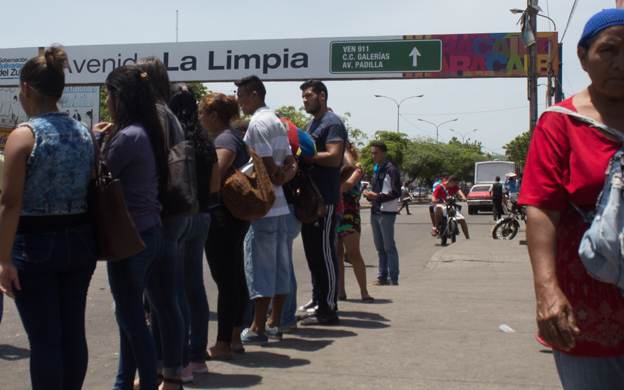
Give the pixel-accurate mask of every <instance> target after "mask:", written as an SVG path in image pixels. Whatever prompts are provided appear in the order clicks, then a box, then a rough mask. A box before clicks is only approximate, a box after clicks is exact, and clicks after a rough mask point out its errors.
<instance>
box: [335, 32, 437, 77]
mask: <svg viewBox="0 0 624 390" xmlns="http://www.w3.org/2000/svg"><path fill="white" fill-rule="evenodd" d="M330 52H331V53H330V57H331V58H330V72H331V73H420V72H440V71H441V70H442V41H441V40H439V39H422V40H403V41H398V40H397V41H342V42H332V43H331V48H330Z"/></svg>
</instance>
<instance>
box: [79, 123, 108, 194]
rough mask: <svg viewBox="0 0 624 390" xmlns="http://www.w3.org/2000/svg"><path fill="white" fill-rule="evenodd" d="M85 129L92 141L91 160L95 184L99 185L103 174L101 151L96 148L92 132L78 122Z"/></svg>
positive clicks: (96, 143)
mask: <svg viewBox="0 0 624 390" xmlns="http://www.w3.org/2000/svg"><path fill="white" fill-rule="evenodd" d="M80 123H81V124H82V125H83V126H84V127H85V129H87V131H88V132H89V135H90V136H91V140H92V141H93V160H94V162H95V178H96V179H97V182H98V184H99V182H100V181H101V180H102V177H103V176H104V173H103V169H102V151H101V150H100V148H99V147H98V146H99V144H98V141H97V139H96V138H95V134H93V131H92V130H91V129H89V128H88V127H87V125H85V124H84V123H82V122H80Z"/></svg>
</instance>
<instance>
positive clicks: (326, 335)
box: [291, 320, 357, 339]
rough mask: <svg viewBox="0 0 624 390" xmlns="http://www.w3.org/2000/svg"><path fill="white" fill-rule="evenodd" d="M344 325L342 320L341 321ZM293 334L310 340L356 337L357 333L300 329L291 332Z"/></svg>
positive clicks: (308, 328) (322, 329) (328, 329)
mask: <svg viewBox="0 0 624 390" xmlns="http://www.w3.org/2000/svg"><path fill="white" fill-rule="evenodd" d="M341 324H342V320H341ZM291 333H292V334H294V335H296V336H299V337H302V338H308V339H339V338H342V337H354V336H357V333H355V332H352V331H350V330H342V329H335V328H329V327H325V328H322V327H318V328H313V327H305V328H304V327H299V328H297V329H295V330H292V331H291Z"/></svg>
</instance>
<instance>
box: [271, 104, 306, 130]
mask: <svg viewBox="0 0 624 390" xmlns="http://www.w3.org/2000/svg"><path fill="white" fill-rule="evenodd" d="M275 113H276V114H278V115H281V116H282V117H283V118H284V119H288V120H289V121H291V122H292V123H293V124H294V125H295V126H297V127H298V128H300V129H301V130H305V129H306V127H308V124H309V123H310V122H311V121H312V116H311V115H308V114H307V113H306V112H305V108H303V106H301V107H299V109H298V110H297V109H296V108H295V106H282V107H280V108H278V109H277V110H275Z"/></svg>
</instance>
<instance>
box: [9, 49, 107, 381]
mask: <svg viewBox="0 0 624 390" xmlns="http://www.w3.org/2000/svg"><path fill="white" fill-rule="evenodd" d="M66 64H67V55H66V54H65V52H63V50H62V49H61V48H60V47H54V46H53V47H51V48H49V49H48V50H46V51H45V54H44V55H43V56H40V57H35V58H32V59H31V60H30V61H28V62H27V63H26V64H25V65H24V67H23V68H22V71H21V75H20V81H19V82H20V85H19V97H20V103H21V104H22V107H23V108H24V111H25V112H26V114H27V115H28V117H29V118H31V119H30V121H29V122H27V123H23V124H22V125H20V127H18V128H17V129H15V130H13V132H12V133H11V135H10V136H9V139H8V141H7V144H6V148H5V152H4V153H5V164H4V187H3V190H2V200H1V201H0V231H2V235H1V236H0V287H1V289H2V291H4V292H5V293H6V294H7V295H8V296H10V297H11V298H14V299H15V304H16V306H17V309H18V311H19V314H20V317H21V319H22V323H23V324H24V329H25V330H26V333H27V334H28V341H29V343H30V349H31V355H30V373H31V382H32V388H33V389H35V390H37V389H61V388H63V389H80V388H81V387H82V383H83V381H84V377H85V374H86V371H87V362H88V350H87V342H86V338H85V328H84V323H85V306H86V298H87V290H88V288H89V283H90V281H91V276H92V274H93V271H94V270H95V264H96V248H95V240H94V237H93V233H92V230H91V227H90V225H89V221H88V218H87V214H86V212H87V187H88V185H89V180H90V178H91V175H92V172H93V169H94V167H95V161H94V148H93V141H92V137H91V134H90V132H89V130H88V129H87V128H86V127H85V126H84V125H83V124H81V123H79V122H77V121H76V120H74V119H72V118H70V117H69V116H68V115H67V114H65V113H60V112H59V111H58V108H57V105H56V104H57V102H58V100H59V99H60V98H61V95H62V94H63V89H64V87H65V74H64V67H65V66H66Z"/></svg>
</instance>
